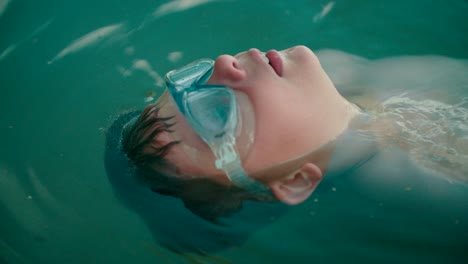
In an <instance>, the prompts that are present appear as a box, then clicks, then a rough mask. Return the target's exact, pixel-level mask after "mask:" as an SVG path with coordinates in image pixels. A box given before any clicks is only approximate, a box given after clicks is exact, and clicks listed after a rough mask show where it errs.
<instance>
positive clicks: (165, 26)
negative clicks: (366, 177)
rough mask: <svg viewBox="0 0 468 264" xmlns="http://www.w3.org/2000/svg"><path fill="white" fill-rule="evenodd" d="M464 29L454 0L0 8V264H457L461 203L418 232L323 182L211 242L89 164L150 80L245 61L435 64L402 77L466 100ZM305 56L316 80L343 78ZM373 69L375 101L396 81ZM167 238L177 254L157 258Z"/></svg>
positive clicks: (396, 211)
mask: <svg viewBox="0 0 468 264" xmlns="http://www.w3.org/2000/svg"><path fill="white" fill-rule="evenodd" d="M466 14H468V3H467V2H466V1H463V0H451V1H442V0H438V1H431V3H430V4H429V2H427V1H422V0H419V1H371V0H359V1H344V0H343V1H340V0H336V1H305V0H304V1H299V0H297V1H271V0H269V1H267V0H257V1H251V0H249V1H247V0H241V1H234V0H226V1H221V0H220V1H208V0H206V1H202V0H198V1H195V0H193V1H187V0H186V1H169V2H168V1H158V0H153V1H138V2H135V1H20V0H0V87H1V94H2V96H1V97H0V113H1V114H0V135H1V137H0V138H1V139H0V221H1V222H0V263H65V262H66V263H86V262H88V263H130V262H135V263H267V262H271V263H284V262H291V263H312V262H314V261H315V262H317V263H343V262H347V261H353V260H355V261H361V262H366V263H367V262H373V261H376V260H383V262H395V261H399V262H408V263H419V262H420V261H425V262H434V263H442V262H445V261H448V262H447V263H463V262H464V261H463V260H465V261H466V259H467V258H468V257H467V255H466V253H464V252H465V251H466V248H467V245H468V232H467V230H468V217H467V215H466V213H464V214H463V213H462V214H459V213H457V212H460V210H458V211H456V210H455V209H460V208H462V210H461V211H462V212H463V208H464V209H466V210H465V211H464V212H468V206H467V203H466V200H462V201H461V203H460V204H457V205H454V206H453V207H447V208H446V210H443V211H441V212H440V213H439V214H437V215H438V218H437V217H436V218H434V219H431V220H427V218H426V217H425V216H424V215H415V213H412V211H413V210H412V208H411V207H410V208H407V207H406V205H405V202H404V201H403V200H402V201H399V202H397V203H396V204H395V205H394V206H395V207H392V208H391V210H384V209H382V208H385V207H382V206H381V205H379V203H378V202H377V203H376V204H377V206H374V205H373V203H372V202H373V200H371V199H369V198H366V197H367V196H365V195H364V194H366V193H367V192H370V190H369V188H363V187H362V186H360V187H359V188H358V187H357V186H355V185H352V188H351V187H346V185H343V186H338V187H335V185H330V184H331V183H327V182H325V183H324V184H323V185H322V186H323V187H321V188H322V191H320V192H319V193H318V196H316V197H312V198H311V200H310V201H308V202H307V203H304V204H302V205H300V206H297V207H291V208H285V207H283V206H281V205H268V206H265V207H264V208H260V209H259V208H256V207H255V206H253V205H252V206H250V205H249V206H246V208H245V210H244V211H245V212H243V213H241V214H240V215H239V216H238V217H237V218H235V219H233V220H232V221H231V222H230V223H231V224H232V226H233V227H232V228H231V229H229V228H220V227H213V226H211V225H210V224H208V223H205V222H204V221H202V220H200V219H198V218H196V217H194V216H193V215H191V213H190V212H188V211H186V210H184V208H183V206H182V205H181V204H180V202H178V201H177V200H175V199H172V198H169V197H162V196H158V195H155V194H154V195H153V194H152V193H147V192H145V190H143V189H142V190H138V191H136V190H135V191H133V192H132V191H130V192H132V193H133V195H135V196H138V195H140V194H141V197H139V198H138V199H136V200H135V201H138V203H137V204H136V205H137V209H135V208H133V209H132V208H129V206H128V204H125V203H124V202H123V201H122V200H119V199H118V198H117V197H116V196H115V195H114V190H113V187H112V185H111V184H110V183H109V180H108V178H107V172H106V169H105V166H104V152H105V131H106V129H107V128H108V127H109V126H110V124H111V121H112V120H113V118H114V117H115V115H117V114H118V113H119V112H122V111H127V110H132V109H141V108H143V107H144V105H145V104H146V103H145V100H148V99H150V98H149V97H150V96H154V95H157V94H159V93H160V92H161V89H162V84H161V79H160V78H161V75H163V73H165V72H167V71H168V70H170V69H173V68H175V67H177V66H180V65H183V64H185V63H187V62H190V61H192V60H194V59H197V58H200V57H211V58H215V57H216V56H217V55H219V54H222V53H229V54H233V53H237V52H240V51H243V50H246V49H248V48H250V47H257V48H259V49H261V50H268V49H270V48H276V49H283V48H287V47H290V46H293V45H297V44H303V45H307V46H309V47H310V48H312V49H313V50H323V49H332V50H339V51H340V52H344V53H345V54H354V55H356V56H360V57H364V58H367V59H371V60H378V61H381V62H385V61H384V59H385V58H396V59H395V60H397V61H396V62H395V61H390V62H391V63H394V62H395V64H390V65H393V66H395V65H399V67H401V68H403V69H413V68H411V67H408V65H409V64H410V62H408V61H404V60H399V58H402V57H403V56H418V58H419V56H426V55H437V57H436V59H434V60H429V61H421V60H417V61H416V62H418V63H419V64H417V65H419V66H427V65H428V64H430V63H439V64H437V65H443V66H442V67H443V69H444V71H443V72H442V77H441V78H440V80H445V82H441V83H438V84H439V87H438V88H440V89H449V88H447V87H452V88H453V87H455V88H454V89H455V91H456V93H453V94H452V91H453V90H448V91H449V92H447V93H448V94H451V95H452V96H453V97H456V98H458V99H459V98H463V97H466V96H467V94H468V85H467V82H466V77H465V75H466V74H465V73H466V71H465V69H466V59H468V51H467V49H466V47H467V46H468V34H467V33H468V23H467V22H466V20H467V17H466ZM319 54H323V55H322V56H323V58H324V61H325V62H324V63H326V65H327V67H328V68H327V69H328V70H330V71H333V70H334V69H335V68H336V69H338V68H339V66H340V65H341V66H342V65H344V64H342V63H343V61H342V60H333V58H334V55H333V54H335V53H332V54H331V55H330V53H326V52H325V53H319ZM411 58H414V57H410V59H411ZM446 61H450V62H451V63H448V64H447V63H445V62H446ZM414 62H415V59H412V60H411V63H414ZM333 63H335V64H333ZM441 63H442V64H441ZM444 63H445V64H444ZM384 64H385V63H382V65H383V66H382V65H380V64H379V65H380V66H379V67H381V68H380V69H381V70H380V71H378V72H376V73H373V74H372V76H371V73H369V72H365V74H368V75H369V76H370V77H372V78H370V79H372V83H374V84H375V85H376V86H379V85H380V86H379V87H380V89H385V87H386V86H385V85H388V84H389V83H391V82H392V81H395V79H392V78H389V79H385V78H384V77H383V76H381V75H379V74H383V73H386V72H388V70H389V69H395V67H396V66H395V67H385V65H384ZM351 65H356V64H351ZM359 65H361V64H359ZM334 66H335V67H334ZM405 67H407V68H405ZM437 73H441V72H439V71H437ZM443 74H447V76H449V77H453V78H449V77H446V78H445V77H444V75H443ZM346 76H347V75H346V74H341V75H340V74H339V73H337V75H336V76H335V77H334V78H336V80H337V81H342V83H346V81H347V77H346ZM418 76H420V78H421V79H424V78H427V74H426V75H424V74H421V75H418ZM454 76H455V77H454ZM410 79H411V78H409V77H408V78H407V79H404V78H403V79H401V78H400V79H399V80H400V81H401V80H403V81H405V80H406V81H408V82H409V81H410ZM382 83H383V84H382ZM428 83H430V82H428ZM419 85H421V84H419ZM440 94H444V92H441V93H440ZM447 100H449V99H447ZM450 100H451V99H450ZM462 107H464V108H463V109H465V110H464V111H466V104H465V105H464V106H463V105H462ZM465 121H466V120H465ZM462 162H463V160H462ZM455 176H456V177H458V178H460V177H462V178H463V175H462V176H460V175H455ZM455 176H454V177H455ZM465 176H466V175H465ZM465 180H466V178H465ZM333 188H335V189H333ZM346 188H348V191H343V192H341V193H340V191H341V190H343V189H346ZM402 188H403V189H402V190H404V191H403V192H402V193H403V194H404V193H407V192H409V191H411V188H410V189H408V188H409V187H407V186H402ZM413 188H414V187H413ZM326 190H332V191H330V192H332V193H335V192H336V193H337V195H336V196H330V195H329V193H330V192H327V191H326ZM458 191H459V190H458V189H456V190H455V191H454V193H458ZM356 192H361V193H362V194H363V195H362V196H360V195H357V196H356V197H357V198H355V199H349V196H348V195H349V194H353V193H356ZM150 194H151V195H150ZM320 195H323V196H320ZM322 197H323V199H322ZM352 197H354V196H352ZM450 197H451V198H450V199H449V200H450V201H453V200H456V197H458V196H456V195H455V194H454V196H453V197H452V196H450ZM454 197H455V198H454ZM460 197H466V196H463V195H461V196H460ZM380 198H382V197H379V199H380ZM372 199H376V200H377V198H375V197H374V198H372ZM382 199H383V198H382ZM389 199H391V198H389ZM140 202H141V204H139V203H140ZM345 202H346V203H345ZM344 203H345V204H344ZM132 206H134V207H135V204H133V205H132ZM138 206H140V207H138ZM441 207H444V206H443V205H442V206H441ZM324 208H332V209H329V210H325V209H324ZM454 208H455V209H454ZM387 209H388V208H387ZM150 210H151V212H149V211H150ZM249 210H250V211H249ZM252 211H256V212H257V213H258V216H259V219H255V220H254V221H253V223H254V224H250V223H252V222H249V221H247V220H252V219H249V216H250V214H249V212H250V213H252ZM360 213H362V214H363V215H366V218H365V219H367V220H366V222H363V221H361V220H362V219H363V218H359V217H354V216H356V215H359V214H360ZM431 216H432V215H431ZM445 216H447V217H445ZM353 217H354V218H353ZM369 219H376V221H371V220H369ZM428 221H429V222H428ZM444 221H445V222H444ZM228 222H229V221H228ZM441 223H445V224H442V225H443V227H442V228H440V225H441ZM428 230H434V232H427V231H428ZM236 234H238V235H237V236H236ZM212 237H217V239H215V240H210V239H211V238H212ZM178 239H179V240H181V241H184V242H183V243H185V246H181V247H180V248H174V247H172V250H170V249H167V247H164V246H163V245H172V244H171V243H172V242H173V241H174V240H176V241H177V240H178ZM213 241H215V242H213ZM210 243H212V244H210ZM205 245H206V247H205ZM220 245H222V246H220ZM181 248H184V249H181ZM186 248H192V249H198V250H186ZM208 249H210V250H209V251H208ZM197 251H198V252H197Z"/></svg>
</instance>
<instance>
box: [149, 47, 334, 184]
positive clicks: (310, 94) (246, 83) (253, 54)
mask: <svg viewBox="0 0 468 264" xmlns="http://www.w3.org/2000/svg"><path fill="white" fill-rule="evenodd" d="M208 83H209V84H221V85H224V86H227V87H229V88H231V89H233V90H234V91H235V93H236V95H237V98H238V105H239V111H240V123H239V124H240V126H239V133H238V136H237V146H238V151H239V154H240V159H241V161H242V164H243V166H244V169H245V170H246V172H247V173H248V174H250V173H252V172H255V171H257V170H260V169H263V168H265V167H270V166H271V165H273V164H276V163H279V162H283V161H285V160H288V159H292V158H294V157H296V156H299V155H301V154H304V153H306V152H309V151H311V150H314V149H317V148H318V147H320V146H321V145H323V144H324V143H325V142H327V141H328V140H329V138H328V137H329V135H327V131H321V129H320V128H321V125H320V124H322V123H323V122H326V115H327V109H331V108H332V107H334V100H333V98H334V97H336V94H337V92H336V89H335V88H334V86H333V83H332V82H331V81H330V79H329V78H328V76H327V74H326V73H325V72H324V70H323V69H322V67H321V65H320V63H319V61H318V59H317V57H316V56H315V54H314V53H313V52H312V51H311V50H310V49H308V48H307V47H304V46H296V47H292V48H289V49H286V50H282V51H279V52H277V51H274V50H272V51H269V52H267V53H266V54H263V53H262V52H260V51H259V50H257V49H250V50H249V51H246V52H242V53H239V54H237V55H235V56H230V55H221V56H219V57H218V58H217V59H216V62H215V66H214V71H213V74H212V76H211V78H210V79H209V80H208ZM166 99H167V98H166ZM160 115H161V116H163V117H164V116H174V115H175V122H176V124H175V126H174V127H172V129H173V130H174V132H173V133H168V132H164V133H161V134H160V135H158V136H157V137H156V138H155V139H154V140H153V144H161V145H163V144H165V143H168V142H170V141H173V140H181V141H182V143H181V144H177V145H174V146H173V147H172V148H171V149H170V151H169V152H168V154H167V156H166V159H167V160H168V161H169V162H171V163H173V164H175V165H176V167H177V169H178V172H179V174H180V175H182V176H181V177H197V176H202V177H210V178H212V179H213V180H215V181H218V182H222V183H228V180H227V177H226V176H224V175H223V172H221V171H219V170H217V169H216V168H215V166H214V160H215V158H214V156H213V154H212V152H211V150H210V148H209V147H208V146H207V145H206V144H205V143H204V142H203V140H202V139H201V138H199V137H198V135H197V134H196V133H195V132H194V131H193V130H192V129H191V127H190V125H188V123H187V121H186V120H185V119H184V117H183V115H182V114H181V113H180V112H179V111H178V110H177V107H176V105H175V104H174V103H173V102H172V101H171V100H167V103H164V104H162V105H161V110H160ZM311 139H312V140H311Z"/></svg>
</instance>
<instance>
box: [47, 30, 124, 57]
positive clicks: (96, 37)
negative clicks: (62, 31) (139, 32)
mask: <svg viewBox="0 0 468 264" xmlns="http://www.w3.org/2000/svg"><path fill="white" fill-rule="evenodd" d="M123 27H124V24H114V25H109V26H105V27H102V28H98V29H96V30H94V31H92V32H90V33H87V34H86V35H84V36H82V37H80V38H78V39H77V40H75V41H73V42H72V43H70V45H68V46H67V47H66V48H64V49H63V50H62V51H60V52H59V53H58V54H57V55H56V56H55V57H54V58H53V59H52V60H51V61H50V62H49V64H52V63H54V62H55V61H57V60H60V59H62V58H63V57H65V56H67V55H69V54H72V53H75V52H77V51H80V50H82V49H84V48H89V47H91V46H93V45H96V44H98V43H100V42H103V41H107V40H109V39H110V38H111V37H112V36H113V35H115V34H116V33H118V32H119V30H122V28H123Z"/></svg>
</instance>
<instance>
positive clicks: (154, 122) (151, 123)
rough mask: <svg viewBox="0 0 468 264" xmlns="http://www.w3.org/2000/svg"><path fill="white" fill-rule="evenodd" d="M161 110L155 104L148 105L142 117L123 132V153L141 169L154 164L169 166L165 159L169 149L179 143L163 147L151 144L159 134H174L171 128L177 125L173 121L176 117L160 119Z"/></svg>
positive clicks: (127, 126)
mask: <svg viewBox="0 0 468 264" xmlns="http://www.w3.org/2000/svg"><path fill="white" fill-rule="evenodd" d="M159 110H160V108H159V107H158V106H157V105H155V104H151V105H148V106H147V107H146V108H145V109H144V110H143V112H142V113H141V114H140V116H139V117H138V118H137V117H134V119H132V120H131V121H130V122H129V123H127V125H125V127H124V129H123V131H122V143H121V144H122V151H123V152H125V153H126V154H127V157H128V158H129V159H130V160H131V161H132V162H133V163H134V164H135V165H137V166H139V167H146V166H151V165H152V164H161V165H164V166H169V165H170V164H169V163H168V162H167V161H165V160H164V157H165V155H166V154H167V151H168V150H169V148H171V147H172V146H174V145H176V144H178V143H179V141H172V142H170V143H168V144H166V145H163V146H155V145H154V144H151V141H152V140H153V138H154V137H156V136H157V135H158V134H159V133H162V132H172V130H171V127H172V126H173V125H174V124H175V122H174V121H172V119H173V118H174V117H160V116H159ZM171 121H172V122H171Z"/></svg>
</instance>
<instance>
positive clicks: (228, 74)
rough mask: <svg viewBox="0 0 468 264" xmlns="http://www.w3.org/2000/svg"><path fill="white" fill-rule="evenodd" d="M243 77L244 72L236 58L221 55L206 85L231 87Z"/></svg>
mask: <svg viewBox="0 0 468 264" xmlns="http://www.w3.org/2000/svg"><path fill="white" fill-rule="evenodd" d="M245 76H246V72H245V70H244V69H243V68H242V66H241V65H240V63H239V61H238V60H237V58H236V57H233V56H231V55H221V56H219V57H218V58H217V59H216V61H215V65H214V70H213V74H212V75H211V77H210V79H209V80H208V81H207V83H208V84H222V85H226V86H231V87H232V86H233V84H235V83H237V82H240V81H242V80H243V79H244V78H245Z"/></svg>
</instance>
